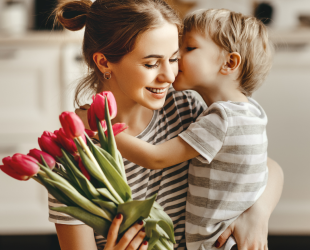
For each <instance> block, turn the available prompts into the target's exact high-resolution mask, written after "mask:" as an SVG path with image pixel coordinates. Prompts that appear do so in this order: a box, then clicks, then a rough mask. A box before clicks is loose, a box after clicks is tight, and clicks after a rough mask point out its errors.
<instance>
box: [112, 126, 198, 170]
mask: <svg viewBox="0 0 310 250" xmlns="http://www.w3.org/2000/svg"><path fill="white" fill-rule="evenodd" d="M115 140H116V144H117V148H118V150H119V151H120V152H121V154H122V156H123V157H125V158H126V159H128V160H129V161H131V162H134V163H136V164H138V165H140V166H142V167H145V168H149V169H162V168H166V167H170V166H173V165H175V164H178V163H181V162H184V161H188V160H190V159H193V158H195V157H197V156H198V155H199V153H198V152H197V151H196V150H195V149H194V148H192V147H191V146H190V145H189V144H188V143H187V142H185V141H184V140H183V139H182V138H181V137H179V136H178V137H175V138H173V139H171V140H169V141H166V142H164V143H161V144H159V145H152V144H150V143H147V142H145V141H142V140H140V139H138V138H136V137H134V136H131V135H128V134H126V133H125V132H122V133H120V134H118V135H117V136H115Z"/></svg>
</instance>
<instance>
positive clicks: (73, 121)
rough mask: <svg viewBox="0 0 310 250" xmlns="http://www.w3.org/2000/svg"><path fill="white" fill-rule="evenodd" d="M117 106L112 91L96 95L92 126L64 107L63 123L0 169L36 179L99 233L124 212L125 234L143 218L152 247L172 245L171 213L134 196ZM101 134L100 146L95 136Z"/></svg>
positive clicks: (65, 210)
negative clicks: (118, 137)
mask: <svg viewBox="0 0 310 250" xmlns="http://www.w3.org/2000/svg"><path fill="white" fill-rule="evenodd" d="M116 113H117V107H116V101H115V99H114V96H113V94H112V93H111V92H103V93H100V94H97V95H96V96H93V103H92V105H91V107H90V109H89V110H88V122H89V124H90V128H91V130H85V127H84V125H83V122H82V121H81V119H80V118H79V117H78V116H77V115H76V114H75V113H72V112H63V113H62V114H61V115H60V117H59V119H60V123H61V125H62V128H60V129H59V130H57V131H55V132H54V133H51V132H47V131H45V132H44V133H43V135H42V136H41V137H40V138H39V139H38V142H39V146H40V148H41V150H42V151H40V150H38V149H32V150H30V152H29V154H28V155H22V154H15V155H13V156H12V157H6V158H4V159H3V160H2V161H3V165H1V166H0V168H1V170H2V171H3V172H4V173H6V174H8V175H9V176H11V177H13V178H15V179H17V180H28V179H30V178H32V179H34V180H35V181H37V182H38V183H40V184H42V185H43V186H45V188H46V189H47V190H48V192H49V193H50V194H52V195H53V196H54V197H55V198H56V199H57V200H58V201H60V202H62V203H63V204H65V205H66V206H63V207H52V208H51V209H52V210H55V211H58V212H62V213H65V214H68V215H71V216H72V217H75V218H76V219H78V220H80V221H82V222H84V223H85V224H87V225H88V226H90V227H92V228H93V229H94V230H95V231H96V232H97V233H98V234H101V235H103V236H104V237H107V233H108V231H109V228H110V225H111V221H112V220H113V218H114V217H115V216H116V214H117V213H121V214H122V215H123V217H124V220H123V222H122V225H121V227H120V230H119V235H120V236H121V235H122V234H123V233H124V232H125V231H126V230H127V229H128V228H129V227H131V226H132V225H133V224H134V223H135V222H136V221H138V220H143V222H144V227H145V232H146V237H147V238H146V239H147V240H148V241H149V247H148V249H173V243H175V239H174V228H173V224H172V221H171V219H170V217H169V216H168V215H167V214H166V213H165V212H164V211H163V209H162V208H161V206H160V205H159V204H157V203H156V202H155V199H156V195H154V196H152V197H150V198H148V199H146V200H132V198H131V189H130V187H129V186H128V184H127V179H126V175H125V168H124V165H123V159H122V156H121V154H120V152H119V151H118V150H117V147H116V143H115V138H114V136H115V135H116V134H117V133H119V132H121V131H123V130H124V129H126V125H125V124H118V123H117V124H114V125H113V126H112V124H111V118H112V119H113V118H114V117H115V116H116ZM96 133H98V137H99V140H100V146H98V145H96V144H94V143H93V141H92V139H91V137H93V136H94V135H95V134H96Z"/></svg>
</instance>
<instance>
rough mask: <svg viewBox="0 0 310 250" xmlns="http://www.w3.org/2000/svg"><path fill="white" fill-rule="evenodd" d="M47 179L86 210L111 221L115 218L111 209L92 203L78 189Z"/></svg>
mask: <svg viewBox="0 0 310 250" xmlns="http://www.w3.org/2000/svg"><path fill="white" fill-rule="evenodd" d="M46 181H47V182H50V183H51V184H53V185H54V186H55V187H56V188H58V189H59V190H60V191H62V192H63V193H64V194H65V195H66V196H67V197H69V198H70V199H71V200H72V201H73V202H74V203H75V204H77V205H78V206H80V207H82V208H84V209H85V210H86V211H88V212H90V213H93V214H95V215H98V216H100V217H102V218H105V219H107V220H109V221H112V220H113V218H114V216H113V215H112V214H111V213H110V212H109V211H107V210H103V209H101V208H99V207H98V206H96V205H95V204H94V203H92V202H91V201H90V200H88V199H87V198H85V197H84V196H82V195H81V194H80V193H79V192H77V191H76V190H71V189H69V188H67V187H66V186H64V185H62V184H60V183H57V182H56V181H52V180H46Z"/></svg>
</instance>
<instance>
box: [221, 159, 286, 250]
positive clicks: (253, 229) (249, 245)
mask: <svg viewBox="0 0 310 250" xmlns="http://www.w3.org/2000/svg"><path fill="white" fill-rule="evenodd" d="M267 165H268V169H269V176H268V182H267V187H266V189H265V191H264V193H263V194H262V195H261V197H260V198H259V199H258V200H257V201H256V202H255V204H254V205H253V206H252V207H250V208H249V209H248V210H246V211H245V212H244V213H243V214H241V215H240V216H239V217H238V219H237V220H235V221H234V222H233V223H232V224H231V225H230V226H229V227H228V228H227V229H226V230H225V231H224V233H223V234H222V235H221V236H220V237H219V238H218V242H217V245H216V246H217V247H221V246H222V245H223V244H224V243H225V242H226V240H227V239H228V237H229V236H230V235H231V234H232V235H233V236H234V238H235V240H236V242H237V245H238V250H266V249H268V246H267V236H268V222H269V218H270V215H271V213H272V211H273V210H274V208H275V207H276V205H277V203H278V201H279V199H280V196H281V193H282V188H283V180H284V175H283V171H282V169H281V167H280V166H279V165H278V163H277V162H275V161H273V160H272V159H270V158H268V160H267Z"/></svg>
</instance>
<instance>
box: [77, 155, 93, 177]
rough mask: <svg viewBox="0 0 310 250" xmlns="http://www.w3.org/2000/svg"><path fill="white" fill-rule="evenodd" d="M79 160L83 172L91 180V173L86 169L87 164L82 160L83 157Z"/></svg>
mask: <svg viewBox="0 0 310 250" xmlns="http://www.w3.org/2000/svg"><path fill="white" fill-rule="evenodd" d="M78 161H79V168H80V170H81V172H82V173H83V175H84V176H85V177H86V178H87V179H88V180H90V175H89V173H88V171H87V170H86V168H85V166H84V165H83V162H82V160H81V158H79V159H78Z"/></svg>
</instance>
